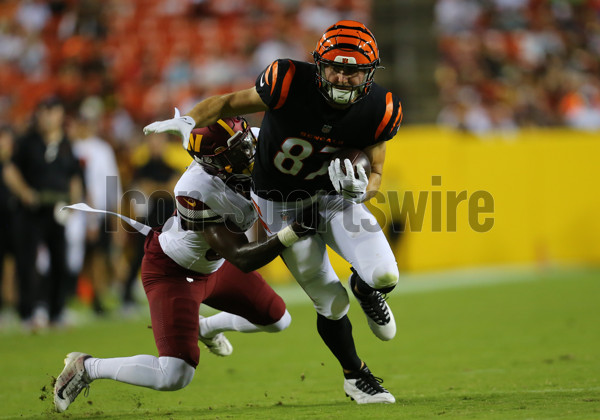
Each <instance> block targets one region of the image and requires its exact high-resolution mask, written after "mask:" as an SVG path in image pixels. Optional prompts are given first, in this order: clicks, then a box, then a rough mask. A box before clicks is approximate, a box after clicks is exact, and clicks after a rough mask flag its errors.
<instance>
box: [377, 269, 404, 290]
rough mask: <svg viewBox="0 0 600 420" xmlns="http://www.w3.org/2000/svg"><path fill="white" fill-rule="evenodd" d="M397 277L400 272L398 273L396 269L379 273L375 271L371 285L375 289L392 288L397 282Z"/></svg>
mask: <svg viewBox="0 0 600 420" xmlns="http://www.w3.org/2000/svg"><path fill="white" fill-rule="evenodd" d="M399 277H400V274H399V273H398V269H395V270H386V271H382V272H381V273H377V272H375V273H374V274H373V285H374V287H375V289H388V288H392V289H393V288H394V286H396V284H397V283H398V278H399Z"/></svg>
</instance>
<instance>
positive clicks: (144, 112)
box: [0, 0, 600, 312]
mask: <svg viewBox="0 0 600 420" xmlns="http://www.w3.org/2000/svg"><path fill="white" fill-rule="evenodd" d="M599 16H600V2H599V1H597V0H555V1H544V0H489V1H478V0H395V1H394V0H387V1H376V0H372V1H371V0H353V1H342V0H328V1H323V0H279V1H275V0H272V1H268V0H266V1H265V0H253V1H237V0H135V1H117V0H108V1H101V0H79V1H77V0H48V1H43V0H20V1H17V0H3V1H0V123H2V124H9V125H10V126H12V127H13V128H14V130H15V131H16V132H17V134H18V133H22V132H24V131H25V130H26V128H27V126H28V124H29V123H30V120H31V116H32V113H33V111H34V109H35V107H36V104H37V103H38V102H39V101H40V100H42V99H44V98H46V97H48V96H49V95H58V96H59V97H60V98H61V99H62V100H63V102H64V103H65V104H66V109H67V112H68V115H69V117H70V118H77V116H80V115H81V114H82V112H84V111H85V110H88V111H89V112H91V113H92V115H93V118H94V120H95V121H97V122H98V135H99V136H100V137H101V138H103V139H104V140H106V141H107V142H108V143H109V144H110V145H111V147H112V148H113V150H114V151H115V153H116V156H117V162H118V167H119V172H120V177H121V183H122V185H123V191H125V192H126V193H125V194H127V192H128V191H131V190H134V189H143V188H142V187H141V186H140V185H141V184H140V183H141V181H140V180H139V179H137V178H136V173H137V171H138V169H139V168H142V167H144V165H146V164H147V163H148V161H149V160H150V159H151V157H152V156H153V155H158V156H159V157H162V159H164V162H165V163H166V164H167V165H168V166H170V167H172V168H173V170H174V171H175V172H176V173H181V171H183V170H184V168H185V166H186V165H187V164H188V163H189V161H190V158H189V156H188V155H187V153H186V152H185V151H183V150H182V149H181V147H180V145H179V142H178V141H177V140H176V139H168V140H165V142H166V143H165V144H159V145H153V143H152V141H150V140H148V138H143V136H142V129H141V128H142V127H143V126H144V125H146V124H148V123H150V122H152V121H154V120H157V119H165V118H170V117H171V116H172V113H173V107H174V106H177V107H179V109H182V110H187V109H189V108H190V107H191V106H192V105H193V104H194V103H195V102H197V101H198V100H200V99H202V98H204V97H206V96H209V95H212V94H217V93H223V92H227V91H229V90H232V89H236V88H240V87H247V86H250V85H252V84H253V83H254V79H255V77H256V75H257V74H258V72H259V71H260V70H261V69H262V68H264V67H265V66H266V65H267V64H268V63H270V61H271V60H273V59H275V58H277V57H291V58H296V59H305V60H311V57H310V52H311V51H312V50H313V48H314V44H315V43H316V40H317V39H318V37H319V36H320V35H321V34H322V31H323V30H324V29H325V28H326V27H327V26H329V25H330V24H331V23H333V22H334V21H336V20H339V19H341V18H347V19H355V20H360V21H363V22H364V23H366V24H367V26H369V27H370V28H371V29H372V30H373V32H374V34H375V35H376V38H377V40H378V43H379V47H380V50H381V56H382V60H383V61H382V64H383V65H384V66H385V67H386V69H385V70H380V71H378V73H377V74H376V76H375V78H376V81H377V82H378V83H380V84H382V85H384V86H386V87H388V88H389V89H391V90H393V91H395V92H396V93H397V94H398V95H399V96H400V98H401V100H402V103H403V108H404V123H403V126H402V127H401V129H400V131H399V133H398V136H397V138H396V139H394V140H393V141H391V142H390V143H389V146H388V154H387V160H386V167H385V172H384V185H383V188H382V196H381V197H379V198H378V199H376V200H373V201H372V202H371V203H370V206H372V208H373V211H374V212H375V214H376V215H377V216H378V219H379V221H380V223H381V224H382V226H383V227H384V229H385V231H386V232H387V233H388V235H389V239H390V241H391V243H392V245H393V247H394V250H395V251H396V254H397V258H398V263H399V265H400V268H401V270H402V272H403V273H405V274H412V273H423V272H431V271H445V270H456V269H461V270H462V269H471V268H482V267H483V268H494V269H496V268H502V267H511V268H513V267H515V266H519V267H526V268H528V269H530V268H533V269H535V270H550V269H552V268H553V267H556V266H563V265H569V266H571V265H574V266H591V267H597V266H598V264H599V263H600V246H598V240H597V238H598V237H600V218H599V217H598V214H600V194H598V187H597V182H598V180H599V179H600V165H598V163H597V161H598V156H600V76H599V75H600V20H599ZM90 104H91V105H90ZM83 105H85V106H83ZM251 122H252V123H254V124H260V116H252V117H251ZM153 148H154V149H153ZM167 186H168V183H164V184H162V185H160V188H162V189H167V190H168V187H167ZM482 192H484V193H487V194H489V195H484V194H483V193H482ZM411 197H412V199H413V201H411V200H410V198H411ZM452 197H453V198H452ZM485 197H491V198H492V202H491V205H490V202H489V200H488V201H487V202H486V200H485ZM420 199H421V201H419V200H420ZM425 199H427V201H425ZM162 200H168V197H167V198H164V197H162ZM123 203H129V201H128V200H127V195H125V196H124V199H123V200H122V204H123ZM419 203H420V204H421V205H423V206H424V207H423V208H419V207H418V204H419ZM411 206H413V207H411ZM411 208H412V209H413V210H414V211H412V212H411ZM120 211H121V212H122V213H124V214H129V215H132V216H135V217H139V218H140V220H145V219H144V216H145V215H147V214H148V209H143V208H140V207H139V206H138V207H134V206H129V204H127V205H122V207H121V209H120ZM478 211H479V214H478V213H477V212H478ZM411 213H412V214H411ZM407 215H408V216H407ZM163 216H164V213H163ZM486 219H487V221H486ZM490 220H491V222H490ZM0 222H1V221H0ZM489 223H492V225H491V226H490V224H489ZM474 226H475V227H479V229H477V228H474ZM481 227H484V228H483V229H482V228H481ZM478 230H479V231H478ZM119 235H121V236H120V239H119V240H115V241H114V242H113V247H114V248H113V252H112V253H111V264H112V266H110V267H105V268H108V270H109V275H108V278H109V283H110V284H109V285H108V288H107V291H106V294H107V295H106V296H102V297H101V298H102V299H106V300H110V299H111V294H112V295H120V293H121V289H122V287H123V284H124V283H125V282H126V277H127V272H128V269H129V267H130V265H131V264H130V262H131V260H132V259H134V258H135V256H134V254H135V249H137V247H136V243H137V242H138V241H139V238H138V239H136V236H139V235H138V234H136V233H131V232H118V233H117V234H115V235H114V236H115V237H117V236H119ZM332 258H333V261H334V264H335V268H336V270H337V271H338V273H339V274H340V276H343V278H345V276H346V275H347V274H348V273H349V267H348V266H347V264H345V263H344V262H343V261H341V260H340V259H339V258H336V257H335V256H332ZM10 260H11V256H10V255H9V256H8V257H7V264H5V270H4V273H3V279H4V281H3V283H2V290H3V294H2V296H3V300H4V307H5V308H10V307H11V306H12V305H14V302H15V299H16V297H15V290H14V289H15V288H14V284H15V281H16V280H15V276H14V270H13V267H14V266H13V265H12V264H11V262H10ZM262 271H263V274H264V275H265V277H266V278H267V280H268V281H270V282H272V283H291V282H292V279H291V278H290V276H289V275H288V274H287V271H286V270H285V268H284V266H283V264H282V263H281V262H279V261H276V262H273V263H272V264H270V265H269V266H267V267H265V268H264V269H263V270H262ZM92 275H94V274H93V273H92ZM86 282H87V280H86V279H85V278H80V287H79V289H78V297H79V299H80V300H81V301H82V302H83V303H84V304H85V305H89V304H90V302H91V297H90V291H89V287H86V284H87V283H86ZM116 300H117V301H120V298H117V299H116ZM141 303H142V305H143V304H144V302H143V298H142V300H141ZM108 306H110V304H108ZM8 310H10V309H8ZM5 312H6V309H5Z"/></svg>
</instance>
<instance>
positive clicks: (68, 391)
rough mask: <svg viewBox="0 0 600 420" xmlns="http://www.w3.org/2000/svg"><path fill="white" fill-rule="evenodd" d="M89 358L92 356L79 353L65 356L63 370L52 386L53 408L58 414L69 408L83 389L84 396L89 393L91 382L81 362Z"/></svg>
mask: <svg viewBox="0 0 600 420" xmlns="http://www.w3.org/2000/svg"><path fill="white" fill-rule="evenodd" d="M90 357H92V356H90V355H89V354H85V353H79V352H73V353H69V354H67V357H66V358H65V368H64V369H63V371H62V372H61V373H60V375H58V378H56V383H55V384H54V407H55V408H56V411H58V412H59V413H62V412H63V411H65V410H66V409H67V408H69V405H71V403H72V402H73V401H75V398H77V396H78V395H79V393H80V392H81V391H82V390H83V389H84V388H85V389H86V392H85V394H87V392H88V391H89V389H90V382H92V380H91V379H90V377H89V376H88V374H87V372H86V371H85V367H84V365H83V362H84V361H85V359H88V358H90Z"/></svg>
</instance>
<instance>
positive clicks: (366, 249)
mask: <svg viewBox="0 0 600 420" xmlns="http://www.w3.org/2000/svg"><path fill="white" fill-rule="evenodd" d="M313 56H314V61H315V62H314V64H312V63H305V62H300V61H295V60H290V59H280V60H276V61H274V62H273V63H272V64H271V65H269V66H268V67H267V68H266V69H265V70H264V71H263V72H262V73H261V74H260V75H259V76H258V78H257V79H256V83H255V86H253V87H251V88H249V89H245V90H240V91H236V92H232V93H228V94H224V95H218V96H213V97H210V98H207V99H205V100H203V101H201V102H199V103H198V104H196V105H195V106H194V107H193V108H192V110H191V111H190V112H189V113H188V114H187V115H185V116H180V115H179V112H178V111H176V115H175V118H172V119H170V120H165V121H158V122H154V123H152V124H150V125H148V126H146V127H145V128H144V132H145V133H146V134H148V133H152V132H169V133H172V134H175V135H179V136H181V138H182V140H183V144H184V147H186V148H187V147H188V141H189V134H190V132H191V130H192V129H193V128H194V127H196V126H198V127H203V126H206V125H209V124H212V123H214V122H215V121H216V120H217V119H218V118H223V117H226V116H233V115H239V114H248V113H253V112H260V111H265V115H264V119H263V122H262V125H261V130H260V134H259V137H258V147H257V152H256V153H257V158H256V162H255V165H254V170H253V173H252V178H253V182H254V186H253V192H252V199H253V201H254V204H255V206H256V207H257V209H258V210H259V214H260V215H261V216H260V217H261V223H262V225H263V227H264V228H265V230H266V232H267V234H268V235H269V236H270V235H275V234H277V232H278V231H279V230H280V229H282V228H284V226H286V224H287V223H289V220H293V218H295V217H296V216H297V215H298V214H299V213H300V212H301V211H302V209H303V208H305V207H307V206H310V205H312V204H313V203H317V204H318V209H319V215H320V216H321V221H320V226H319V233H318V234H317V235H315V236H312V237H310V238H306V239H302V240H300V241H298V242H296V243H294V245H292V246H291V247H289V248H288V249H286V250H285V251H283V252H282V254H281V256H282V258H283V259H284V261H285V263H286V265H287V267H288V268H289V269H290V271H291V273H292V274H293V275H294V277H295V279H296V281H297V282H298V283H299V284H300V285H301V286H302V288H303V289H304V291H305V292H306V293H307V294H308V295H309V296H310V298H311V299H312V301H313V302H314V306H315V309H316V311H317V329H318V331H319V334H320V335H321V337H322V339H323V341H324V342H325V344H326V345H327V346H328V347H329V349H330V350H331V352H332V353H333V354H334V355H335V357H336V358H337V359H338V361H339V362H340V364H341V366H342V368H343V372H344V377H345V380H344V390H345V392H346V394H347V395H349V396H350V397H352V398H353V399H354V400H356V402H358V403H359V404H362V403H393V402H395V398H394V396H393V395H392V394H391V393H390V392H388V391H387V390H386V389H385V388H383V387H382V386H381V379H380V378H376V377H375V376H373V374H372V373H371V372H370V370H369V368H368V367H367V366H366V364H365V363H364V362H363V361H362V360H361V359H360V358H359V357H358V355H357V353H356V348H355V344H354V340H353V337H352V326H351V324H350V321H349V319H348V317H347V315H346V314H347V312H348V309H349V300H348V294H347V292H346V290H345V288H344V287H343V285H342V284H341V282H340V280H339V279H338V277H337V275H336V274H335V272H334V270H333V268H332V266H331V264H330V262H329V258H328V256H327V248H326V246H327V245H328V246H329V247H331V248H332V249H333V250H334V251H335V252H336V253H338V254H339V255H341V256H342V257H343V258H344V259H345V260H347V261H348V262H350V263H351V264H352V266H353V268H352V272H353V273H352V275H351V276H350V279H349V285H350V288H351V290H352V292H353V294H354V295H355V296H356V298H357V299H358V301H359V303H360V305H361V307H362V308H363V310H364V312H365V314H366V316H367V321H368V323H369V326H370V327H371V330H372V331H373V332H374V334H375V335H376V336H377V337H379V338H380V339H382V340H390V339H392V338H393V337H394V335H395V334H396V324H395V320H394V316H393V313H392V311H391V310H390V308H389V306H388V305H387V303H386V301H385V294H386V293H389V292H390V291H391V290H392V289H393V288H394V287H395V285H396V283H397V281H398V275H399V274H398V268H397V264H396V261H395V257H394V255H393V253H392V250H391V248H390V246H389V244H388V242H387V240H386V238H385V236H384V234H383V232H382V231H381V228H380V227H379V225H378V224H377V222H376V220H375V218H374V217H373V215H372V214H371V213H370V212H369V211H368V210H367V208H366V207H365V206H364V205H363V204H362V203H363V202H364V201H366V200H368V199H370V198H371V197H373V196H374V194H375V193H376V192H377V190H378V188H379V186H380V183H381V174H382V169H383V163H384V159H385V150H386V142H387V141H388V140H390V139H392V138H393V137H394V135H395V134H396V132H397V130H398V127H399V125H400V122H401V120H402V107H401V105H400V101H399V100H398V98H397V97H396V96H395V95H394V94H393V93H391V92H389V91H387V90H386V89H384V88H383V87H381V86H379V85H377V84H376V83H375V82H374V81H373V75H374V73H375V70H376V69H377V68H378V67H379V63H380V59H379V50H378V48H377V43H376V41H375V38H374V37H373V34H372V33H371V31H370V30H369V29H368V28H366V27H365V26H364V25H363V24H361V23H359V22H355V21H348V20H343V21H339V22H337V23H335V24H334V25H332V26H331V27H329V28H328V29H327V30H326V31H325V33H324V34H323V36H322V37H321V38H320V39H319V41H318V42H317V46H316V48H315V51H314V52H313ZM344 148H358V149H362V150H363V151H364V152H365V153H366V154H367V156H368V157H369V159H370V162H371V169H372V170H371V174H370V175H369V176H368V177H367V175H366V173H365V171H364V168H362V167H359V168H358V175H357V176H355V174H354V171H353V170H352V167H351V163H350V161H349V160H345V161H344V162H340V160H339V159H333V160H332V156H333V154H334V153H335V152H337V151H339V150H341V149H344ZM342 165H343V168H344V169H347V170H346V171H345V172H344V171H343V170H342Z"/></svg>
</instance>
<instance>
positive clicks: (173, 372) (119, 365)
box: [84, 354, 195, 391]
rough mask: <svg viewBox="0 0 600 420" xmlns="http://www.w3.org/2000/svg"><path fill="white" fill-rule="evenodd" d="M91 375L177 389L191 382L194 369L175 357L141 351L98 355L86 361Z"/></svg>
mask: <svg viewBox="0 0 600 420" xmlns="http://www.w3.org/2000/svg"><path fill="white" fill-rule="evenodd" d="M84 366H85V370H86V371H87V373H88V375H89V376H90V378H91V379H113V380H115V381H119V382H124V383H127V384H131V385H138V386H144V387H146V388H152V389H156V390H158V391H174V390H176V389H181V388H183V387H185V386H186V385H187V384H189V383H190V382H191V380H192V378H193V377H194V371H195V369H194V368H193V367H192V366H190V365H189V364H188V363H187V362H185V361H184V360H182V359H179V358H176V357H154V356H149V355H146V354H140V355H137V356H132V357H114V358H110V359H98V358H96V357H91V358H89V359H86V361H85V362H84Z"/></svg>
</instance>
